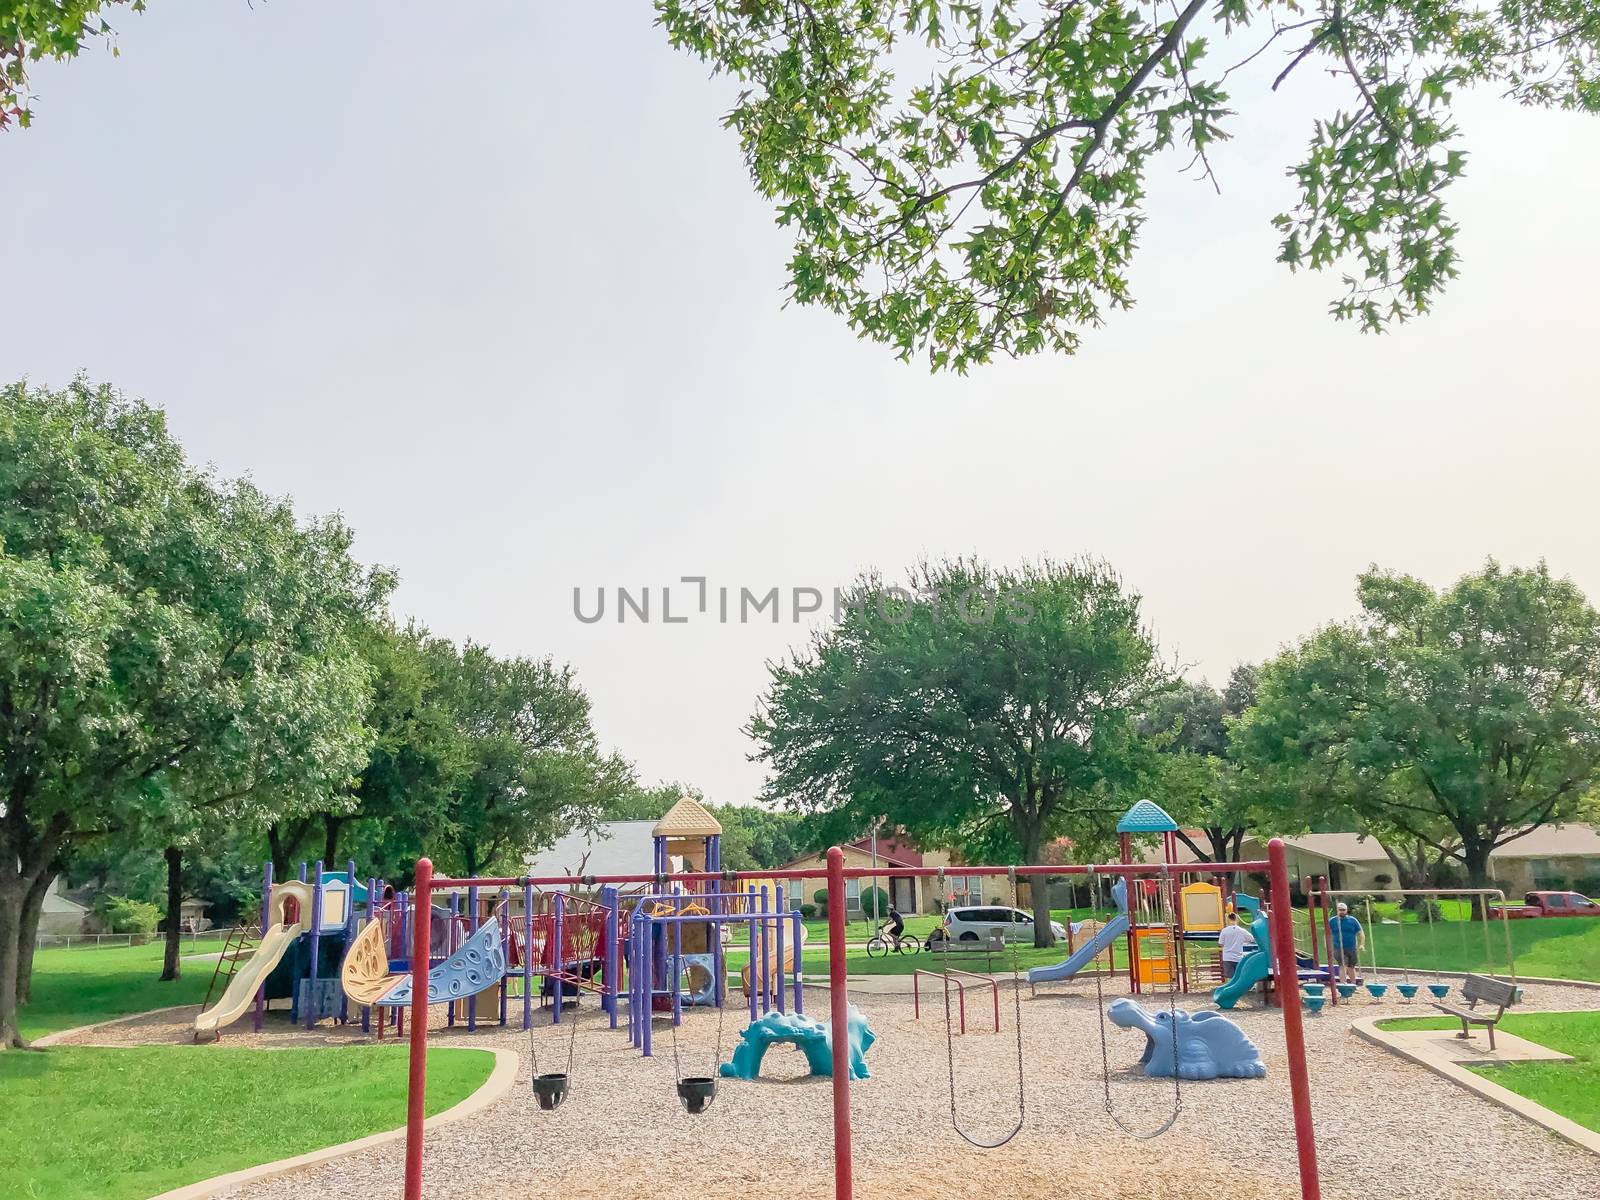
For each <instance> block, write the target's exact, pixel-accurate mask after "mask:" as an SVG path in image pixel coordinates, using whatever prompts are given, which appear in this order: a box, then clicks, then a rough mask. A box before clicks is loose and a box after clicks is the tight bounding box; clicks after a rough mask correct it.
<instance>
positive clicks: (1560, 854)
mask: <svg viewBox="0 0 1600 1200" xmlns="http://www.w3.org/2000/svg"><path fill="white" fill-rule="evenodd" d="M1490 857H1491V858H1567V857H1579V858H1600V829H1597V828H1596V827H1595V826H1593V825H1578V824H1572V825H1541V826H1540V827H1539V828H1538V829H1535V830H1534V831H1533V832H1532V833H1528V834H1524V835H1523V836H1522V837H1519V838H1517V839H1516V840H1515V841H1511V842H1507V843H1506V844H1505V845H1503V846H1501V847H1500V848H1499V849H1497V850H1496V851H1495V852H1494V853H1493V854H1491V855H1490Z"/></svg>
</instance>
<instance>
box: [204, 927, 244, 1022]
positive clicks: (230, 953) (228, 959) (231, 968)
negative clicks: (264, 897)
mask: <svg viewBox="0 0 1600 1200" xmlns="http://www.w3.org/2000/svg"><path fill="white" fill-rule="evenodd" d="M254 934H255V930H253V929H251V928H250V927H249V926H248V925H239V926H237V927H235V928H233V929H230V930H229V931H228V940H227V941H225V942H223V943H222V953H221V954H220V955H219V956H218V957H217V965H216V968H215V969H214V970H213V971H212V972H211V983H210V986H208V987H207V988H206V999H205V1003H204V1004H202V1005H201V1006H200V1011H201V1012H204V1011H205V1010H206V1009H208V1008H210V1007H211V997H212V996H213V995H214V994H216V991H217V984H218V983H221V984H222V990H223V991H224V992H226V991H227V990H228V985H229V984H230V983H232V982H233V977H234V976H235V975H236V974H238V972H239V964H240V963H241V962H243V961H244V960H245V959H247V958H249V957H250V956H251V955H252V954H254V953H255V949H256V944H255V942H254V941H253V940H252V938H253V935H254ZM224 966H226V967H227V968H228V970H227V973H226V974H224V973H223V970H222V968H223V967H224Z"/></svg>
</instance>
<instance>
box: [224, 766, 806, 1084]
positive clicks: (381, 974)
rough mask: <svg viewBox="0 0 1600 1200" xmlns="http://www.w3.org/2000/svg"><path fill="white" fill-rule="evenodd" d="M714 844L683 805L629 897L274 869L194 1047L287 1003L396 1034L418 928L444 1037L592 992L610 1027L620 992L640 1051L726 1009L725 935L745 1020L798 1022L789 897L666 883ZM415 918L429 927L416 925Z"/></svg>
mask: <svg viewBox="0 0 1600 1200" xmlns="http://www.w3.org/2000/svg"><path fill="white" fill-rule="evenodd" d="M720 841H721V826H720V825H719V824H718V823H717V822H716V820H715V819H714V818H713V817H712V816H711V815H710V814H709V813H707V812H706V811H705V809H704V808H702V807H701V806H700V805H699V804H697V803H696V802H694V801H693V800H690V799H687V798H685V799H684V800H682V801H680V802H679V803H678V804H677V805H675V806H674V808H673V809H672V810H671V811H670V812H668V813H667V815H666V816H665V817H663V818H662V819H661V821H660V822H658V824H657V826H656V829H655V831H654V839H653V843H654V848H653V856H652V862H651V867H652V871H651V874H650V875H648V876H643V877H641V878H643V879H645V880H648V883H647V884H646V885H645V886H643V887H640V888H635V889H633V890H631V891H629V892H627V893H626V894H625V893H624V892H623V891H622V890H621V889H619V888H618V887H616V886H610V885H603V884H597V883H596V881H595V880H594V879H593V877H586V876H583V877H563V878H560V879H551V880H548V881H546V884H545V885H544V886H537V887H536V886H535V885H533V884H532V883H525V884H522V885H519V886H514V887H513V886H507V885H502V886H498V887H490V886H480V885H479V884H477V883H475V882H472V881H468V882H466V883H464V884H463V885H462V886H461V887H460V888H455V889H450V890H448V891H444V890H442V891H441V892H440V894H439V895H438V896H437V897H434V898H430V900H429V901H428V904H427V906H426V907H425V908H424V907H423V906H422V905H420V904H419V903H418V902H417V901H416V898H415V896H414V895H413V894H410V893H408V892H407V891H405V890H404V889H398V890H397V889H396V888H395V887H394V886H392V885H390V884H388V883H387V882H385V881H384V880H381V879H377V878H369V879H368V880H367V881H366V883H365V885H364V886H363V884H362V883H361V882H360V881H359V877H358V876H357V874H356V866H355V864H354V863H353V862H352V863H350V864H349V865H348V868H347V870H345V871H343V872H330V871H327V870H325V869H324V866H323V864H322V863H320V862H319V863H315V864H302V865H301V867H300V871H299V878H298V879H292V880H285V881H282V882H277V881H275V880H274V878H273V868H272V864H270V863H268V864H267V865H266V867H265V869H264V882H263V891H262V912H263V914H264V920H263V925H264V928H265V932H264V933H263V935H262V937H261V939H260V941H259V943H258V944H257V945H256V946H255V947H254V949H253V953H248V952H247V951H248V950H249V948H248V947H247V946H245V945H244V944H243V943H242V942H241V944H240V945H239V946H234V945H232V944H231V943H230V946H229V947H227V948H225V953H224V955H223V956H222V959H221V960H220V961H219V963H218V967H217V976H216V979H215V980H214V981H213V990H215V988H216V985H217V983H221V984H222V986H223V990H222V995H221V998H220V999H219V1000H218V1002H217V1003H216V1004H214V1005H212V1004H209V1000H210V997H209V996H208V997H207V1000H208V1005H207V1006H206V1007H205V1008H204V1010H203V1011H202V1013H201V1014H200V1015H199V1016H198V1017H197V1018H196V1021H195V1037H196V1039H197V1040H199V1039H202V1038H211V1037H217V1036H220V1032H221V1030H222V1029H223V1028H224V1027H226V1026H227V1025H229V1024H231V1023H232V1022H233V1021H235V1020H237V1019H239V1018H240V1017H241V1016H243V1015H244V1013H245V1012H247V1011H252V1012H253V1014H254V1019H253V1025H254V1028H255V1029H256V1030H258V1031H259V1030H260V1028H261V1027H262V1023H263V1020H264V1015H265V1012H266V1009H267V1006H268V1004H269V1003H270V1002H271V1001H273V1000H279V999H284V998H287V999H289V1001H290V1019H291V1021H293V1022H297V1023H304V1024H305V1026H306V1027H307V1028H311V1027H312V1026H314V1025H315V1024H316V1023H317V1022H318V1021H319V1020H324V1019H330V1018H331V1019H333V1020H335V1021H337V1022H339V1023H341V1024H343V1023H345V1022H347V1021H349V1020H351V1019H353V1017H354V1015H355V1013H356V1012H359V1016H360V1020H361V1023H362V1028H363V1030H366V1031H371V1030H373V1028H374V1025H375V1027H376V1032H377V1035H378V1037H379V1038H382V1037H383V1035H384V1032H385V1029H386V1026H387V1024H388V1021H389V1019H390V1015H391V1014H392V1015H393V1020H394V1024H395V1031H396V1033H397V1034H403V1033H404V1028H405V1018H406V1012H407V1010H408V1008H409V1007H410V1005H411V1003H412V993H411V988H412V976H413V971H412V964H411V961H410V957H409V955H408V953H407V949H406V948H407V947H408V946H409V945H411V944H412V942H413V940H414V937H415V930H416V928H417V927H418V926H419V925H420V926H422V927H424V928H426V929H427V931H428V933H427V936H428V944H429V954H430V958H429V1001H430V1003H439V1004H444V1003H447V1004H448V1005H449V1007H448V1009H447V1012H446V1024H447V1025H448V1026H455V1025H456V1024H458V1023H464V1024H465V1025H466V1027H467V1028H468V1030H473V1029H476V1028H477V1026H478V1025H479V1024H480V1023H482V1022H485V1021H487V1022H490V1023H496V1024H499V1025H502V1026H504V1025H507V1024H509V1023H510V1022H511V1021H512V1019H513V1017H512V1013H513V1004H512V1002H513V1001H514V1000H520V1005H521V1010H522V1011H521V1025H522V1028H524V1029H530V1028H531V1027H532V1023H533V1009H534V1006H535V1002H536V1000H537V1003H538V1005H539V1007H540V1008H544V1007H546V1006H548V1008H549V1011H550V1019H551V1021H552V1022H553V1023H560V1022H561V1020H562V1014H563V1010H564V1008H566V1007H567V1005H568V1003H569V1002H570V1001H572V1000H575V999H576V998H577V997H578V996H579V995H580V994H581V993H583V992H591V993H593V994H594V995H595V996H596V997H597V998H598V1001H599V1005H600V1008H601V1010H602V1011H603V1012H605V1013H606V1014H607V1015H608V1017H609V1019H610V1024H611V1027H612V1028H613V1029H615V1028H617V1026H618V1023H619V1014H620V1012H621V1011H622V1009H621V1007H620V1005H619V996H620V997H623V998H625V999H626V1001H627V1009H626V1011H627V1014H628V1028H629V1031H630V1036H631V1038H632V1041H633V1044H634V1045H636V1046H638V1047H639V1048H640V1050H641V1052H642V1053H643V1054H645V1055H650V1054H652V1053H653V1051H654V1047H653V1044H652V1043H653V1038H652V1034H651V1028H650V1025H651V1022H650V1020H649V1018H648V1014H649V1013H650V1012H652V1011H664V1012H670V1013H671V1015H672V1021H673V1024H674V1026H676V1025H678V1024H679V1023H681V1021H682V1015H683V1008H684V1006H685V1005H689V1006H694V1005H707V1006H712V1007H717V1008H719V1009H720V1008H723V1007H725V1006H727V1005H728V1004H729V1003H730V996H729V989H728V982H727V964H726V950H725V947H724V945H723V942H722V936H721V933H722V930H723V929H724V928H725V927H728V926H737V927H741V928H745V929H747V930H748V931H749V939H748V941H749V951H750V959H749V962H748V963H747V965H745V966H744V968H743V970H742V972H741V980H742V992H743V1005H744V1006H745V1007H747V1008H748V1011H749V1016H750V1019H751V1020H755V1019H756V1018H757V1017H758V1016H760V1015H761V1014H763V1013H766V1012H771V1011H773V1010H774V1009H776V1010H777V1011H779V1012H784V1011H789V1010H790V1009H791V1008H792V1010H793V1011H795V1012H800V1011H802V1010H803V1007H804V992H803V990H802V975H801V957H800V955H801V951H802V950H803V949H804V946H805V940H806V932H805V927H804V925H803V924H802V922H801V918H800V914H799V913H798V911H786V910H787V909H788V905H787V903H786V898H785V896H784V889H783V887H782V886H779V887H778V888H777V889H776V892H775V894H774V893H773V892H771V891H769V889H768V888H767V887H764V886H763V887H759V888H758V887H754V886H752V887H750V888H747V889H744V890H739V889H738V888H737V887H736V886H735V881H733V880H732V879H731V877H728V876H719V877H718V878H716V879H712V880H709V881H700V882H691V883H688V884H684V883H681V882H678V881H676V880H669V877H668V871H669V868H677V870H678V873H679V874H680V875H681V874H682V873H683V872H684V871H685V870H687V871H690V872H702V873H706V874H710V873H713V872H717V871H719V870H720V866H721V849H720ZM421 912H427V913H428V917H427V918H426V919H423V920H419V919H418V914H419V913H421ZM374 1018H376V1019H375V1020H374Z"/></svg>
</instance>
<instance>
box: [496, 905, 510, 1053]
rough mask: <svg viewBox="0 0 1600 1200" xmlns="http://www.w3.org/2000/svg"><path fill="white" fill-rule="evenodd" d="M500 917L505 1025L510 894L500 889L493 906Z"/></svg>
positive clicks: (503, 1020)
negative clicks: (495, 903) (497, 898)
mask: <svg viewBox="0 0 1600 1200" xmlns="http://www.w3.org/2000/svg"><path fill="white" fill-rule="evenodd" d="M495 912H496V913H498V914H499V917H500V961H501V962H502V963H504V964H506V965H505V966H504V967H503V968H502V970H501V973H500V1024H502V1025H504V1024H505V1023H506V992H507V990H508V988H507V986H506V980H507V979H508V978H510V976H511V965H510V964H511V954H510V950H511V893H510V892H508V891H506V889H505V888H501V889H500V902H499V903H498V904H497V905H495Z"/></svg>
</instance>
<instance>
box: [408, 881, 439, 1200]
mask: <svg viewBox="0 0 1600 1200" xmlns="http://www.w3.org/2000/svg"><path fill="white" fill-rule="evenodd" d="M432 917H433V863H432V862H431V861H429V860H428V859H426V858H419V859H417V888H416V904H415V905H414V906H413V908H412V912H411V1081H410V1083H409V1085H408V1086H407V1089H406V1190H405V1200H422V1121H423V1114H424V1113H425V1112H426V1111H427V1095H428V951H429V949H430V947H429V944H428V939H429V935H430V934H431V933H432V926H433V921H432Z"/></svg>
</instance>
